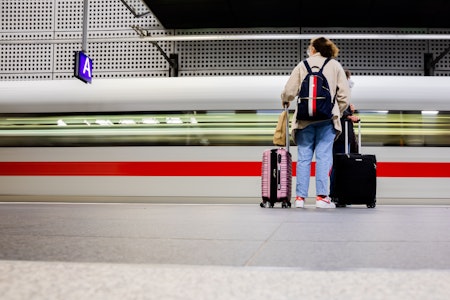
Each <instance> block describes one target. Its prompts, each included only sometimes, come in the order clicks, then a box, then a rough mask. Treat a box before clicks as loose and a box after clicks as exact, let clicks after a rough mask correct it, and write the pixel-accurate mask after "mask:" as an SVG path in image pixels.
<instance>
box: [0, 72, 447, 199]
mask: <svg viewBox="0 0 450 300" xmlns="http://www.w3.org/2000/svg"><path fill="white" fill-rule="evenodd" d="M286 80H287V77H286V76H245V77H239V76H233V77H179V78H129V79H94V80H93V83H92V84H84V83H81V82H80V81H78V80H75V79H74V80H52V81H2V82H0V200H4V201H15V200H17V199H20V200H33V199H40V200H43V199H44V200H45V199H49V200H51V199H53V200H55V201H64V200H66V199H78V200H77V201H82V199H90V200H88V201H162V202H179V201H184V202H187V203H189V202H212V203H214V202H220V203H236V202H238V203H255V204H259V202H260V197H261V158H262V152H263V151H264V150H265V149H267V148H272V147H274V146H273V145H272V134H273V130H274V128H275V124H276V121H277V118H278V114H279V113H280V112H281V109H282V108H281V102H280V100H279V99H280V93H281V90H282V88H283V86H284V84H285V82H286ZM353 80H354V81H355V86H354V88H353V90H352V102H353V103H354V104H355V106H356V108H357V109H358V114H359V115H360V117H361V119H362V145H363V147H362V151H361V152H362V153H371V154H375V155H376V157H377V161H378V163H377V176H378V179H377V203H378V204H384V203H387V204H389V203H393V204H397V203H405V204H416V203H418V204H427V203H430V204H435V203H440V204H450V77H412V76H411V77H398V76H395V77H394V76H393V77H390V76H354V77H353ZM294 105H295V104H294V103H293V104H291V107H290V108H291V109H292V110H293V109H294ZM291 153H292V155H293V161H296V156H297V155H296V147H295V145H292V147H291ZM294 169H295V168H294ZM311 175H312V176H314V171H313V170H312V173H311ZM294 176H295V174H294ZM294 182H295V178H294ZM311 184H312V187H311V189H310V193H311V195H310V196H314V180H311ZM293 188H294V189H295V184H294V185H293ZM293 195H295V193H293ZM80 199H81V200H80Z"/></svg>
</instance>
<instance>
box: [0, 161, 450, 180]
mask: <svg viewBox="0 0 450 300" xmlns="http://www.w3.org/2000/svg"><path fill="white" fill-rule="evenodd" d="M313 165H314V163H313ZM295 166H296V164H295V163H294V164H293V167H294V168H293V174H294V176H295V174H296V172H295ZM314 174H315V172H314V168H312V170H311V175H312V176H314ZM0 176H261V162H236V161H221V162H214V161H211V162H206V161H203V162H187V161H181V162H173V161H171V162H165V161H163V162H155V161H151V162H140V161H139V162H0ZM377 176H378V177H450V162H449V163H447V162H378V164H377Z"/></svg>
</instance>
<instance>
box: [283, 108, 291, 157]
mask: <svg viewBox="0 0 450 300" xmlns="http://www.w3.org/2000/svg"><path fill="white" fill-rule="evenodd" d="M284 111H285V112H286V150H287V152H289V146H290V144H291V142H290V138H289V134H290V133H289V103H285V104H284Z"/></svg>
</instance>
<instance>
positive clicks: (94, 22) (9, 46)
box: [0, 0, 450, 80]
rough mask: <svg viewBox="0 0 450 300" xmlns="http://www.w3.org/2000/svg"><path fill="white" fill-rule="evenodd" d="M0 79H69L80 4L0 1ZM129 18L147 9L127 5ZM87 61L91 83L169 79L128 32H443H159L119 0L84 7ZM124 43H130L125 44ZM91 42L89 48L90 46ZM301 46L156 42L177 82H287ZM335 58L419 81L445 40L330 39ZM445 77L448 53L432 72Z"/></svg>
mask: <svg viewBox="0 0 450 300" xmlns="http://www.w3.org/2000/svg"><path fill="white" fill-rule="evenodd" d="M0 3H1V4H0V15H1V27H0V37H1V39H0V79H1V80H25V79H26V80H28V79H31V80H33V79H34V80H40V79H66V78H73V65H74V52H75V51H78V50H81V39H82V30H83V28H82V23H83V22H82V20H83V0H40V1H36V0H33V1H32V0H2V1H1V2H0ZM127 3H128V4H130V5H131V6H132V7H133V8H134V9H136V12H138V13H140V14H141V13H145V12H146V11H148V9H147V7H146V6H144V5H143V4H142V2H141V1H140V0H127ZM88 19H89V25H88V47H87V54H88V55H89V56H90V57H91V58H92V59H93V77H94V79H95V78H112V77H140V76H169V74H170V72H169V63H168V62H167V61H166V59H165V58H164V57H163V55H162V54H161V53H160V51H158V49H157V47H155V45H153V44H152V43H150V42H148V41H138V40H137V38H138V34H137V33H136V32H135V31H134V30H133V28H132V27H133V26H136V25H137V26H139V27H141V28H145V29H147V30H148V32H149V33H150V34H151V35H185V34H189V35H198V34H202V35H203V34H257V33H264V34H286V33H288V34H298V33H313V34H317V35H321V34H326V33H385V34H393V33H399V34H400V33H418V34H424V33H445V34H449V33H450V29H426V28H424V29H420V28H419V29H414V30H413V31H411V30H408V31H407V32H405V31H404V30H401V29H395V28H382V29H377V28H375V29H374V28H359V29H358V28H352V29H349V28H348V29H346V28H334V29H333V28H325V29H323V28H272V29H271V28H260V29H258V28H252V29H246V28H237V29H209V30H207V29H204V30H165V29H164V28H163V27H162V26H161V24H160V23H159V21H158V20H157V18H156V17H155V16H153V15H152V14H151V13H150V14H147V15H145V16H144V17H142V18H136V17H135V16H134V14H133V13H131V12H130V10H129V9H128V8H127V7H126V6H125V5H124V4H123V3H122V1H120V0H111V1H107V0H90V1H89V18H88ZM130 39H134V40H133V41H131V40H130ZM94 40H95V41H94ZM308 42H309V41H307V40H301V41H299V40H260V41H258V40H251V41H250V40H249V41H220V40H215V41H190V42H186V41H184V42H158V45H159V46H160V47H161V49H162V50H163V51H164V52H165V53H166V54H167V55H170V54H178V58H179V73H178V75H179V76H213V75H216V76H217V75H218V76H223V75H288V74H290V72H291V70H292V68H293V67H294V66H295V65H296V64H297V63H298V62H299V60H301V59H303V58H305V57H306V52H305V51H306V45H307V44H308ZM335 42H336V44H337V45H338V47H339V48H340V50H341V51H340V55H339V57H338V59H339V60H340V61H341V62H342V64H343V65H344V66H346V67H348V68H349V69H351V70H352V71H353V74H355V75H423V74H424V54H425V53H433V56H434V57H435V58H436V57H438V56H439V55H440V54H441V53H443V52H444V51H445V50H446V49H447V48H448V47H449V46H450V45H449V42H448V41H447V40H435V41H433V40H432V41H427V40H416V41H409V40H335ZM435 75H436V76H450V54H447V55H446V56H444V57H443V58H442V59H441V60H440V61H439V62H438V63H437V64H436V68H435Z"/></svg>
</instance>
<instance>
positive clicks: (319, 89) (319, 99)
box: [297, 58, 335, 121]
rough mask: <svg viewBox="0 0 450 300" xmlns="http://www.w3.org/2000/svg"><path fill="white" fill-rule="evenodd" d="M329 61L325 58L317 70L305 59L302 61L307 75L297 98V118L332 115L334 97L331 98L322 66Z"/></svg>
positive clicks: (321, 117)
mask: <svg viewBox="0 0 450 300" xmlns="http://www.w3.org/2000/svg"><path fill="white" fill-rule="evenodd" d="M329 61H330V58H327V59H326V60H325V62H324V63H323V66H322V68H320V70H319V71H317V72H313V71H312V70H311V67H310V66H309V64H308V62H307V61H306V60H304V61H303V63H304V64H305V67H306V69H307V70H308V75H306V77H305V79H303V82H302V85H301V86H300V91H299V93H298V98H297V106H298V107H297V120H308V121H317V120H327V119H331V117H332V116H333V112H332V110H333V107H334V102H335V99H334V98H331V93H330V87H329V85H328V81H327V79H326V78H325V76H324V75H323V74H322V71H323V68H324V67H325V65H326V64H327V63H328V62H329Z"/></svg>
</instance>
